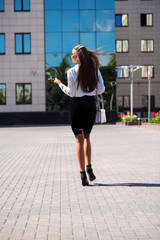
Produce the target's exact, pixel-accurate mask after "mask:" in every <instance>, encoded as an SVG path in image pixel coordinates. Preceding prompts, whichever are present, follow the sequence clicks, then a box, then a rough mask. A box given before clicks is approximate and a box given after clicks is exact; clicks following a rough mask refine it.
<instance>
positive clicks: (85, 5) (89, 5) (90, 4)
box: [79, 0, 95, 9]
mask: <svg viewBox="0 0 160 240" xmlns="http://www.w3.org/2000/svg"><path fill="white" fill-rule="evenodd" d="M79 1H80V9H95V1H93V0H87V1H86V0H79Z"/></svg>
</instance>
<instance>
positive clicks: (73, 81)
mask: <svg viewBox="0 0 160 240" xmlns="http://www.w3.org/2000/svg"><path fill="white" fill-rule="evenodd" d="M78 67H79V66H78V64H76V65H75V66H74V67H72V68H70V69H69V70H68V71H67V81H68V86H65V85H64V84H63V83H60V84H59V87H60V88H61V90H62V91H63V92H64V93H65V94H67V95H68V96H70V97H82V96H84V95H88V96H94V95H96V92H97V94H101V93H103V92H104V90H105V86H104V82H103V78H102V75H101V73H100V71H99V70H98V79H99V81H98V85H97V88H96V89H95V90H94V91H92V92H89V93H88V92H83V91H82V89H81V87H80V86H79V87H78V89H77V83H78V81H77V76H78Z"/></svg>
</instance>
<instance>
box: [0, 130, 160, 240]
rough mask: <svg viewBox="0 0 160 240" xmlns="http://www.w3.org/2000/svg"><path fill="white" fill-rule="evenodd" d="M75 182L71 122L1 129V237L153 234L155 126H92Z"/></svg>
mask: <svg viewBox="0 0 160 240" xmlns="http://www.w3.org/2000/svg"><path fill="white" fill-rule="evenodd" d="M91 139H92V151H93V154H92V157H93V168H94V172H95V174H96V177H97V179H96V180H95V181H94V182H92V183H91V185H90V186H88V187H83V186H82V185H81V181H80V174H79V168H78V163H77V159H76V151H75V140H74V137H73V134H72V132H71V129H70V126H44V127H40V126H37V127H15V128H14V127H11V128H0V184H1V187H0V196H1V198H0V208H1V212H0V240H32V239H36V240H60V239H61V240H63V239H65V240H71V239H72V240H85V239H87V240H94V239H96V240H97V239H104V240H110V239H111V240H122V239H127V240H130V239H133V240H142V239H143V240H144V239H145V240H146V239H153V240H156V239H157V240H159V239H160V130H155V129H145V128H142V127H137V126H133V127H130V126H128V127H126V126H116V125H96V126H95V127H94V129H93V132H92V135H91Z"/></svg>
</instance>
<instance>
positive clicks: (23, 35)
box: [14, 32, 31, 55]
mask: <svg viewBox="0 0 160 240" xmlns="http://www.w3.org/2000/svg"><path fill="white" fill-rule="evenodd" d="M20 34H21V35H22V52H20V53H19V52H18V53H17V52H16V35H20ZM25 34H29V35H30V52H24V35H25ZM14 42H15V54H18V55H19V54H20V55H21V54H31V33H28V32H26V33H15V34H14Z"/></svg>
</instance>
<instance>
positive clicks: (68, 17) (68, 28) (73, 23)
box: [62, 11, 79, 32]
mask: <svg viewBox="0 0 160 240" xmlns="http://www.w3.org/2000/svg"><path fill="white" fill-rule="evenodd" d="M78 30H79V24H78V11H63V12H62V31H64V32H78Z"/></svg>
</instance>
